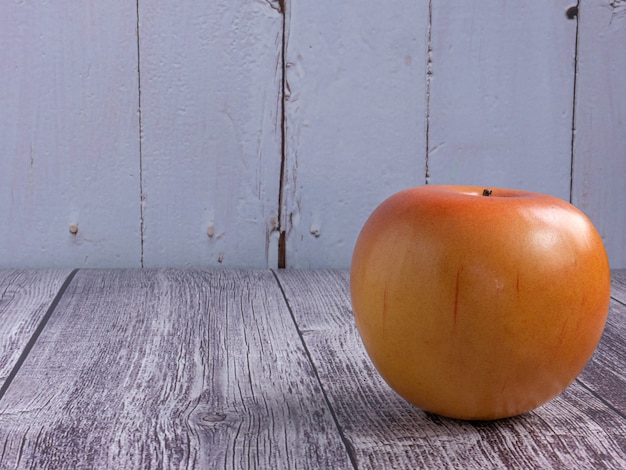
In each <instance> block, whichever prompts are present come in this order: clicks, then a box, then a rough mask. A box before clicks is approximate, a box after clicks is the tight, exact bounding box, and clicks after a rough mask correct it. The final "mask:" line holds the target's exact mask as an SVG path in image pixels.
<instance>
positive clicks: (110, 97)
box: [0, 1, 141, 268]
mask: <svg viewBox="0 0 626 470" xmlns="http://www.w3.org/2000/svg"><path fill="white" fill-rule="evenodd" d="M0 18H2V33H0V36H1V38H2V39H1V42H2V47H0V83H2V86H1V87H0V110H1V111H0V161H1V162H2V170H1V171H0V214H2V221H3V223H2V224H0V260H2V265H3V266H10V267H22V268H26V267H35V268H41V267H45V268H50V267H59V268H66V267H76V266H89V267H91V266H99V267H119V266H139V263H140V254H141V236H140V197H139V193H140V191H139V187H140V183H139V126H138V121H137V104H138V90H137V32H136V25H137V17H136V6H135V2H127V1H113V2H107V3H106V4H105V3H104V2H97V1H90V2H67V1H65V2H12V1H11V2H0ZM71 225H77V227H78V232H77V233H75V234H72V233H70V230H69V228H70V226H71Z"/></svg>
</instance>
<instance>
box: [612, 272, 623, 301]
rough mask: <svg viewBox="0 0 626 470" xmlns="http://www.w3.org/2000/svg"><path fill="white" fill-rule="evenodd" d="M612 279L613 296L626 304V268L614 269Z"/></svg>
mask: <svg viewBox="0 0 626 470" xmlns="http://www.w3.org/2000/svg"><path fill="white" fill-rule="evenodd" d="M611 281H612V282H611V296H612V297H613V298H614V299H615V300H617V301H618V302H621V303H622V304H624V305H626V269H612V270H611Z"/></svg>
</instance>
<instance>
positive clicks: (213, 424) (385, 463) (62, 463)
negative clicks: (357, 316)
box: [0, 269, 626, 470]
mask: <svg viewBox="0 0 626 470" xmlns="http://www.w3.org/2000/svg"><path fill="white" fill-rule="evenodd" d="M625 364H626V271H614V272H613V300H612V302H611V309H610V312H609V319H608V323H607V326H606V330H605V332H604V335H603V338H602V341H601V343H600V345H599V347H598V349H597V351H596V353H595V355H594V357H593V358H592V360H591V361H590V363H589V364H588V366H587V368H586V369H585V370H584V371H583V373H582V374H581V375H580V376H579V378H578V379H577V380H576V381H575V382H574V383H573V384H572V385H571V386H570V387H569V388H568V389H567V390H566V391H565V392H564V393H563V394H562V395H560V396H559V397H557V398H556V399H554V400H552V401H551V402H549V403H548V404H546V405H544V406H542V407H540V408H538V409H537V410H535V411H533V412H530V413H527V414H525V415H522V416H518V417H515V418H510V419H505V420H499V421H495V422H464V421H455V420H451V419H445V418H441V417H439V416H435V415H432V414H428V413H425V412H423V411H421V410H419V409H417V408H415V407H413V406H411V405H409V404H408V403H406V402H405V401H404V400H402V399H401V398H399V397H398V396H397V395H396V394H395V393H394V392H393V391H392V390H391V389H390V388H389V387H388V386H387V385H386V384H385V383H384V382H383V381H382V379H381V378H380V377H379V376H378V374H377V373H376V371H375V370H374V369H373V366H372V365H371V363H370V361H369V359H368V357H367V356H366V354H365V352H364V350H363V347H362V345H361V342H360V339H359V337H358V335H357V333H356V330H355V327H354V322H353V317H352V311H351V307H350V298H349V288H348V272H347V271H295V270H293V271H292V270H279V271H275V272H274V271H270V270H257V271H250V270H207V271H202V270H179V269H145V270H139V269H137V270H77V271H70V270H45V271H36V270H1V271H0V468H2V469H5V468H54V469H57V468H60V469H64V468H68V469H82V468H85V469H98V468H106V469H118V468H119V469H157V468H165V469H170V468H175V469H178V468H194V469H211V468H232V469H249V468H251V469H252V468H261V469H281V468H285V469H295V468H311V469H325V468H328V469H343V468H348V469H350V468H371V469H390V468H407V469H421V468H423V469H440V468H458V469H471V468H476V469H489V468H497V469H501V468H511V469H526V468H527V469H533V470H534V469H546V468H556V469H578V468H579V469H601V468H613V469H624V468H626V365H625Z"/></svg>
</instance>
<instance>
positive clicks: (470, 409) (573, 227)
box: [350, 185, 610, 420]
mask: <svg viewBox="0 0 626 470" xmlns="http://www.w3.org/2000/svg"><path fill="white" fill-rule="evenodd" d="M350 291H351V297H352V306H353V310H354V316H355V322H356V326H357V329H358V331H359V334H360V336H361V339H362V341H363V344H364V346H365V349H366V351H367V352H368V354H369V356H370V358H371V359H372V362H373V364H374V366H375V367H376V368H377V369H378V371H379V372H380V374H381V376H382V377H383V378H384V379H385V380H386V381H387V383H388V384H389V385H390V386H391V387H392V388H393V389H394V390H395V391H396V392H397V393H398V394H400V395H401V396H402V397H404V398H405V399H406V400H408V401H409V402H411V403H413V404H414V405H416V406H418V407H420V408H422V409H424V410H427V411H430V412H432V413H436V414H440V415H443V416H447V417H452V418H459V419H468V420H489V419H497V418H503V417H508V416H513V415H518V414H521V413H524V412H526V411H529V410H532V409H534V408H536V407H538V406H540V405H542V404H544V403H546V402H547V401H549V400H550V399H552V398H554V397H555V396H557V395H558V394H560V393H561V392H562V391H563V390H565V388H567V387H568V386H569V384H571V382H572V381H573V380H574V379H575V378H576V377H577V376H578V374H579V373H580V372H581V371H582V369H583V368H584V367H585V365H586V363H587V362H588V360H589V359H590V357H591V355H592V354H593V351H594V350H595V348H596V346H597V344H598V342H599V340H600V337H601V335H602V331H603V329H604V325H605V322H606V317H607V312H608V307H609V300H610V270H609V263H608V260H607V255H606V251H605V248H604V245H603V243H602V239H601V238H600V236H599V235H598V233H597V231H596V229H595V228H594V226H593V224H592V223H591V222H590V221H589V219H588V218H587V217H586V216H585V215H584V214H583V213H582V212H581V211H580V210H578V209H577V208H575V207H574V206H573V205H571V204H569V203H567V202H565V201H563V200H561V199H559V198H556V197H553V196H549V195H545V194H539V193H532V192H527V191H519V190H511V189H498V188H490V189H489V190H483V188H482V187H473V186H434V185H428V186H421V187H416V188H412V189H407V190H405V191H401V192H399V193H397V194H395V195H393V196H391V197H390V198H388V199H387V200H385V201H384V202H383V203H382V204H381V205H380V206H379V207H378V208H376V210H375V211H374V212H373V213H372V215H371V216H370V217H369V219H368V220H367V222H366V223H365V225H364V227H363V229H362V231H361V233H360V234H359V237H358V239H357V242H356V246H355V248H354V253H353V257H352V265H351V272H350Z"/></svg>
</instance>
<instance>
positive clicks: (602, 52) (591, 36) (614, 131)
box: [572, 0, 626, 268]
mask: <svg viewBox="0 0 626 470" xmlns="http://www.w3.org/2000/svg"><path fill="white" fill-rule="evenodd" d="M573 3H575V2H572V4H573ZM578 4H579V6H580V15H579V20H578V24H579V26H578V40H577V45H578V54H577V55H578V60H577V74H576V96H575V100H574V105H575V107H576V109H575V122H574V127H575V133H574V146H573V161H572V203H573V204H574V205H576V206H577V207H579V208H581V209H582V210H583V211H584V212H585V213H586V214H587V215H588V216H589V217H590V219H591V220H592V222H593V223H594V224H595V226H596V228H597V229H598V231H599V232H600V234H601V235H602V237H603V239H604V244H605V246H606V250H607V252H608V254H609V260H611V265H613V266H615V267H616V268H626V239H625V238H624V237H625V235H626V217H624V215H623V214H624V201H626V87H624V71H625V70H626V54H624V53H623V52H624V51H623V50H622V49H620V48H619V46H618V45H623V44H626V2H624V1H623V0H582V1H579V2H578ZM617 51H619V52H618V53H616V52H617Z"/></svg>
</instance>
